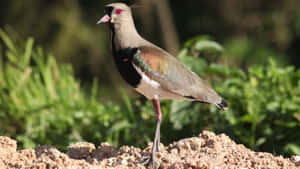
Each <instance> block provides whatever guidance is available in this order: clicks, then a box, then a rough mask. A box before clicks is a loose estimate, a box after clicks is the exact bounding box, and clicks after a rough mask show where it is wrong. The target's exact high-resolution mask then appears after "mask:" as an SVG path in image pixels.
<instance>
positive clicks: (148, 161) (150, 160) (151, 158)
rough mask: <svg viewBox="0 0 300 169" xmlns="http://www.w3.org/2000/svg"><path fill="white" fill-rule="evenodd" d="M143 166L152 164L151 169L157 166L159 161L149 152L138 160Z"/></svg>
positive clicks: (155, 168)
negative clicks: (148, 154)
mask: <svg viewBox="0 0 300 169" xmlns="http://www.w3.org/2000/svg"><path fill="white" fill-rule="evenodd" d="M140 163H141V164H142V165H144V166H148V167H149V165H150V164H152V168H153V169H158V168H159V161H158V160H157V159H156V157H155V154H151V155H150V156H145V157H143V158H142V159H141V162H140Z"/></svg>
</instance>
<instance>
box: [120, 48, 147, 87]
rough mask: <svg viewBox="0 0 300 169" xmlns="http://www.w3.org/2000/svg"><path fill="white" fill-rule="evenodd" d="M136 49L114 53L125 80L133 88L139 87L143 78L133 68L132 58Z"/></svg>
mask: <svg viewBox="0 0 300 169" xmlns="http://www.w3.org/2000/svg"><path fill="white" fill-rule="evenodd" d="M136 51H137V49H136V48H125V49H120V50H118V51H115V52H114V60H115V63H116V66H117V68H118V70H119V72H120V74H121V76H122V77H123V79H124V80H125V81H126V82H127V83H129V84H130V85H131V86H133V87H135V88H136V87H137V86H138V84H139V83H140V81H141V79H142V76H141V75H140V74H139V73H138V72H137V71H136V69H135V68H134V67H133V63H132V58H133V56H134V54H135V53H136Z"/></svg>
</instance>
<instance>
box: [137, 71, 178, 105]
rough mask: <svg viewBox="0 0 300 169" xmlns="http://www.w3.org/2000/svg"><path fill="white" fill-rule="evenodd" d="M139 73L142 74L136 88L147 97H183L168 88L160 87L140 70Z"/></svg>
mask: <svg viewBox="0 0 300 169" xmlns="http://www.w3.org/2000/svg"><path fill="white" fill-rule="evenodd" d="M140 74H141V76H142V79H141V81H140V83H139V85H138V86H137V88H136V90H137V91H138V92H139V93H141V94H143V95H144V96H145V97H147V98H148V99H154V98H159V99H178V100H181V99H183V97H182V96H180V95H177V94H174V93H171V92H169V91H168V90H166V89H164V88H162V87H161V85H160V84H159V83H158V82H157V81H155V80H151V79H150V78H149V77H148V76H147V75H146V74H145V73H143V72H141V71H140Z"/></svg>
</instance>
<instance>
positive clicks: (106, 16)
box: [97, 14, 110, 24]
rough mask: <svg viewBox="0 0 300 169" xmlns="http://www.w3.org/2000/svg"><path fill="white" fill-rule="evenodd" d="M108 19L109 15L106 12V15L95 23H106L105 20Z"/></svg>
mask: <svg viewBox="0 0 300 169" xmlns="http://www.w3.org/2000/svg"><path fill="white" fill-rule="evenodd" d="M109 21H110V17H109V16H108V15H107V14H106V15H104V16H103V17H102V18H101V19H100V20H99V21H98V22H97V24H99V23H107V22H109Z"/></svg>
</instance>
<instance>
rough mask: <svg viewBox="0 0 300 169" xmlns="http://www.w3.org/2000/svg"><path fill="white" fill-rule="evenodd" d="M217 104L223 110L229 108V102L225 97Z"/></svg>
mask: <svg viewBox="0 0 300 169" xmlns="http://www.w3.org/2000/svg"><path fill="white" fill-rule="evenodd" d="M216 106H217V107H218V108H219V109H221V110H227V109H228V105H227V102H226V101H225V100H224V99H222V100H221V102H220V103H218V104H216Z"/></svg>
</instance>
